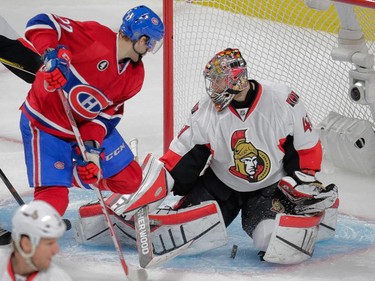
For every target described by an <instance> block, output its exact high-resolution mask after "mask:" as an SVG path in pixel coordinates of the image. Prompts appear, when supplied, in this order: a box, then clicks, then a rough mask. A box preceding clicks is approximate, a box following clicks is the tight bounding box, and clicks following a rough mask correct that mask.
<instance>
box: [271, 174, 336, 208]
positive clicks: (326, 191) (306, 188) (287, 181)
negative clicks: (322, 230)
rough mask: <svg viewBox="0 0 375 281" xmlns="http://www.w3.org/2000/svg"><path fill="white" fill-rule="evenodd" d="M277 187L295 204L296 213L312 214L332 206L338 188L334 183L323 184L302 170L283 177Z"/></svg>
mask: <svg viewBox="0 0 375 281" xmlns="http://www.w3.org/2000/svg"><path fill="white" fill-rule="evenodd" d="M278 188H279V189H280V190H281V191H282V192H283V193H284V194H285V196H286V197H287V198H288V199H289V200H290V201H291V202H293V203H295V204H296V207H295V209H294V210H295V212H296V213H297V214H314V213H319V212H322V211H324V210H325V209H328V208H330V207H332V205H333V204H334V203H335V202H336V200H337V198H338V189H337V186H336V185H334V184H330V185H328V186H326V187H325V186H323V184H322V183H321V182H320V181H318V180H317V179H316V178H315V176H312V175H309V174H306V173H304V172H302V171H295V172H294V173H293V175H292V176H291V177H290V176H287V177H283V178H282V179H281V180H280V181H279V183H278Z"/></svg>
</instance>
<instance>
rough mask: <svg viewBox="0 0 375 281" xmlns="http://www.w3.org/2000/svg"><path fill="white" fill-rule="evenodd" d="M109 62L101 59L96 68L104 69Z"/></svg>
mask: <svg viewBox="0 0 375 281" xmlns="http://www.w3.org/2000/svg"><path fill="white" fill-rule="evenodd" d="M108 65H109V62H108V61H107V60H102V61H100V62H99V63H98V70H100V71H104V70H106V69H107V68H108Z"/></svg>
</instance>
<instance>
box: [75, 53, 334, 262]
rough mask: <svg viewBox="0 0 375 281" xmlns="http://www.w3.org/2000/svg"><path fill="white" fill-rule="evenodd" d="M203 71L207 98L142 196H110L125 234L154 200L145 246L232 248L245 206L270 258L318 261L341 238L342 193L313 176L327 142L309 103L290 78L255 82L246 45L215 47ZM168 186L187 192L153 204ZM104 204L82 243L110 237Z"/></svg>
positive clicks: (147, 174)
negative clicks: (320, 245)
mask: <svg viewBox="0 0 375 281" xmlns="http://www.w3.org/2000/svg"><path fill="white" fill-rule="evenodd" d="M204 76H205V80H206V90H207V93H208V96H206V97H205V98H203V99H202V100H201V101H199V102H198V103H197V104H196V105H195V106H194V107H193V109H192V111H191V115H190V118H189V119H188V122H187V124H186V125H185V126H184V127H183V128H182V130H181V131H180V133H179V134H178V135H177V136H176V137H175V138H174V140H173V141H172V143H171V144H170V147H169V150H168V151H167V152H166V154H164V155H163V156H162V157H161V158H160V161H159V160H156V159H153V160H150V159H148V160H147V161H146V160H145V163H146V164H145V163H144V165H142V166H144V167H148V168H144V169H143V181H142V185H141V186H142V187H141V188H140V189H139V190H140V192H138V194H137V196H135V197H134V198H131V199H130V198H125V197H123V196H121V194H119V195H118V194H114V195H112V196H111V197H110V198H109V199H107V200H106V204H107V206H108V207H109V208H110V209H111V211H113V212H114V213H115V214H116V216H115V219H116V223H117V226H118V227H119V228H121V233H119V236H120V238H121V240H124V243H129V241H127V240H133V241H130V243H132V242H134V241H135V240H136V239H135V238H133V239H129V238H132V237H135V236H136V234H135V231H134V222H132V221H131V220H130V221H129V220H128V219H129V218H131V216H132V215H133V214H134V213H135V211H137V210H139V208H140V206H142V202H153V203H152V204H150V205H149V210H150V216H149V218H150V222H153V223H155V224H156V225H152V226H151V234H150V236H151V240H152V243H151V242H150V243H148V244H147V245H146V244H145V248H147V251H149V252H151V250H152V251H153V254H154V256H153V257H151V259H153V258H154V257H156V256H158V257H157V259H158V260H162V259H163V257H162V256H163V255H164V256H165V255H169V256H168V257H165V258H164V260H168V259H169V258H170V257H174V256H175V254H176V253H177V254H182V250H184V251H185V252H184V253H186V254H196V253H201V252H203V251H207V250H210V249H213V248H215V247H220V246H222V245H224V244H225V243H227V233H226V227H227V226H229V225H230V224H231V223H232V222H233V220H234V219H235V218H236V217H237V215H238V214H239V213H240V211H241V216H242V228H243V229H244V231H245V232H246V233H247V234H248V235H249V236H250V237H251V238H252V239H253V242H254V246H255V248H257V249H259V251H260V256H261V258H262V259H263V260H265V261H268V262H272V263H282V264H293V263H299V262H302V261H304V260H306V259H308V258H310V257H311V256H312V254H313V252H314V247H315V243H316V241H317V240H320V239H327V238H332V237H333V236H334V234H335V227H336V221H337V220H336V218H337V208H338V205H339V200H338V191H337V187H336V186H335V185H334V184H330V185H328V186H323V184H322V183H321V182H319V181H318V180H317V179H316V177H315V173H316V172H318V171H319V170H320V167H321V162H322V147H321V144H320V140H319V137H318V134H317V132H315V131H314V129H313V127H312V124H311V122H310V120H309V118H308V116H307V113H306V110H305V108H304V106H303V103H302V101H301V100H300V99H299V96H298V95H297V94H296V93H295V92H293V91H292V90H291V89H290V88H289V87H288V86H286V85H282V84H276V83H272V82H268V81H267V82H266V81H265V82H262V83H259V82H257V81H255V80H248V76H247V68H246V62H245V60H244V59H243V57H242V55H241V53H240V51H239V50H238V49H226V50H223V51H221V52H219V53H217V54H216V55H215V56H214V57H213V58H212V59H211V60H210V61H209V62H208V64H207V65H206V67H205V70H204ZM146 159H147V158H146ZM161 190H163V192H161ZM169 190H172V191H173V193H174V194H175V195H179V196H182V199H181V200H180V201H179V202H178V203H177V204H176V205H175V206H174V207H173V208H171V207H166V208H159V209H157V210H154V207H155V206H157V204H160V203H161V202H162V200H163V198H164V196H165V195H166V194H167V193H168V191H169ZM146 199H147V200H146ZM100 210H101V207H100V205H99V204H98V203H94V204H88V205H85V206H82V207H81V208H80V220H79V224H77V226H76V227H75V229H76V234H77V235H76V237H77V238H78V241H81V242H83V243H94V244H95V243H98V244H100V243H103V240H102V238H103V235H104V234H103V233H104V231H103V229H105V228H106V226H105V224H104V222H103V218H102V216H101V211H100ZM143 222H144V220H143ZM143 227H144V223H143ZM143 229H145V227H144V228H143ZM124 233H126V235H123V234H124ZM141 234H144V232H142V233H141ZM107 236H108V235H107ZM150 244H152V247H149V245H150ZM141 250H142V251H143V250H144V249H141ZM142 251H141V253H140V257H141V258H140V261H142V260H144V259H142ZM172 252H173V253H174V254H173V255H170V254H171V253H172ZM149 259H150V258H149ZM149 259H148V261H147V262H144V263H143V264H144V266H148V264H151V262H150V261H149ZM141 265H142V263H141Z"/></svg>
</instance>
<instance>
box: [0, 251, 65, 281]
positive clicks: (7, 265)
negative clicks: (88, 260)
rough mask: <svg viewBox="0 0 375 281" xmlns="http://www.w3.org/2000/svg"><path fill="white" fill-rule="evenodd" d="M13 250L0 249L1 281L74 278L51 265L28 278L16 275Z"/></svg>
mask: <svg viewBox="0 0 375 281" xmlns="http://www.w3.org/2000/svg"><path fill="white" fill-rule="evenodd" d="M12 252H13V250H12V248H11V247H10V246H9V247H0V280H1V281H57V280H58V281H72V278H71V277H70V276H69V275H68V274H67V273H65V271H63V270H62V269H61V268H60V267H58V266H56V265H55V264H54V263H51V265H50V267H49V268H48V269H47V270H44V271H38V272H34V273H33V274H31V275H30V276H28V277H23V276H20V275H16V274H15V273H14V272H13V268H12V264H11V262H10V258H11V255H12Z"/></svg>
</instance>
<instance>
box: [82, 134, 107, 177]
mask: <svg viewBox="0 0 375 281" xmlns="http://www.w3.org/2000/svg"><path fill="white" fill-rule="evenodd" d="M84 144H85V147H86V156H87V160H88V161H84V160H83V157H82V154H81V153H80V152H79V154H78V157H77V164H78V165H77V173H78V175H79V177H80V179H81V180H82V181H83V182H84V183H87V184H94V183H98V182H99V181H100V179H101V178H102V169H101V167H100V158H102V156H103V150H104V149H103V148H100V145H99V143H98V142H96V141H85V142H84ZM77 150H79V149H78V147H77Z"/></svg>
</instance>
